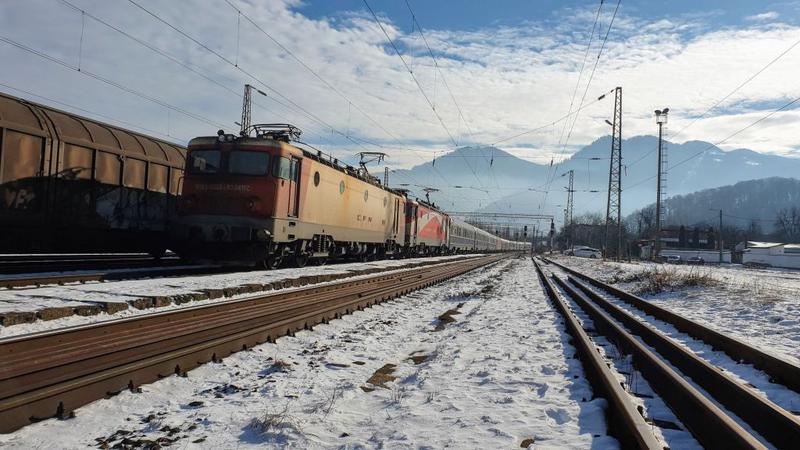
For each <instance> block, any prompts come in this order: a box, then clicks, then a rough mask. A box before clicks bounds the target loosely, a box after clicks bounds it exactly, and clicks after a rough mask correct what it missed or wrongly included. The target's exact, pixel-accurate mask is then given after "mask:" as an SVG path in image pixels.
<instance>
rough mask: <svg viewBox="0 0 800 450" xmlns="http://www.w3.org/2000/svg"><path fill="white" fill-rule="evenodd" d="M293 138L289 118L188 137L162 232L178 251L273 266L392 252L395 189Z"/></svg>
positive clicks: (396, 239) (401, 205)
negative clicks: (171, 215) (176, 200)
mask: <svg viewBox="0 0 800 450" xmlns="http://www.w3.org/2000/svg"><path fill="white" fill-rule="evenodd" d="M249 132H254V134H255V136H251V135H250V134H249ZM298 135H299V130H297V129H296V128H295V127H293V126H291V125H285V124H272V125H254V126H253V127H251V129H249V130H248V133H244V134H243V135H240V136H236V135H233V134H225V133H223V132H222V131H220V133H219V134H218V135H217V136H210V137H198V138H195V139H192V140H191V141H190V142H189V149H188V156H187V165H186V172H187V173H186V182H185V184H184V189H183V197H182V199H181V202H180V205H179V208H178V214H179V221H178V223H177V226H175V227H174V228H173V230H172V232H173V237H174V239H175V242H176V243H177V244H176V249H177V250H178V252H179V253H180V254H181V256H183V257H186V258H188V259H190V260H195V261H205V260H210V261H215V262H222V263H225V262H227V263H231V264H257V265H263V266H264V267H267V268H274V267H277V266H278V265H280V264H281V262H282V261H285V260H288V261H290V262H291V263H293V264H294V265H296V266H299V267H302V266H304V265H306V264H307V263H308V262H309V261H311V260H314V261H316V262H318V263H324V262H325V261H326V260H327V259H328V258H336V257H353V258H357V259H362V260H367V259H373V258H380V257H384V256H392V255H397V254H399V253H400V252H401V251H402V247H403V245H404V243H405V232H406V229H405V227H403V220H404V215H403V211H404V210H405V202H406V199H405V196H403V195H402V194H401V193H399V192H397V191H394V190H392V189H389V188H387V187H385V186H382V185H381V184H380V183H379V181H378V180H377V179H375V178H374V177H372V176H370V175H369V174H365V173H362V172H360V171H358V170H355V169H353V168H351V167H343V166H341V165H339V164H338V163H337V161H335V160H333V159H332V158H330V157H327V156H323V154H322V153H321V152H312V151H308V150H304V149H302V148H300V147H297V146H295V145H293V144H291V143H290V140H292V138H296V137H297V136H298Z"/></svg>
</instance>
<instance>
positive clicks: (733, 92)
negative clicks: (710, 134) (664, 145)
mask: <svg viewBox="0 0 800 450" xmlns="http://www.w3.org/2000/svg"><path fill="white" fill-rule="evenodd" d="M798 45H800V39H798V40H797V41H795V42H794V43H793V44H792V45H790V46H789V47H788V48H786V50H784V51H782V52H781V53H780V54H779V55H778V56H776V57H775V58H773V59H772V60H770V61H769V62H768V63H767V64H766V65H764V66H763V67H761V68H760V69H759V70H758V71H757V72H755V73H754V74H752V75H750V77H748V78H747V79H746V80H744V81H743V82H741V83H740V84H739V85H738V86H736V87H735V88H734V89H733V90H732V91H730V92H728V94H727V95H726V96H725V97H722V98H721V99H719V100H717V102H716V103H714V104H713V105H711V106H710V107H709V108H708V109H706V110H705V111H703V113H702V114H700V115H699V116H697V117H695V118H694V120H692V121H691V122H689V123H688V124H687V125H685V126H684V127H683V128H681V129H680V130H678V132H677V133H675V134H674V135H673V136H672V139H675V137H676V136H678V135H680V134H681V133H683V132H684V131H685V130H686V129H687V128H689V127H691V126H692V125H694V124H695V123H697V122H698V121H699V120H700V119H702V118H703V117H705V116H706V114H708V113H710V112H711V111H713V110H714V109H715V108H716V107H717V106H719V105H720V104H721V103H722V102H724V101H725V100H727V99H729V98H730V97H731V96H732V95H733V94H735V93H736V92H737V91H738V90H739V89H741V88H743V87H744V86H745V85H747V84H748V83H750V82H751V81H753V80H754V79H755V78H756V77H757V76H759V75H761V73H762V72H764V71H765V70H767V69H768V68H769V67H770V66H772V65H773V64H775V63H776V62H777V61H778V60H779V59H781V58H783V57H784V56H785V55H786V54H787V53H789V52H790V51H791V50H792V49H794V48H795V47H797V46H798ZM654 151H656V149H653V150H650V151H649V152H647V153H645V154H644V155H642V156H641V157H640V158H638V159H637V160H636V161H634V162H632V163H630V164H628V167H631V166H633V165H635V164H636V163H638V162H640V161H642V160H643V159H645V158H646V157H648V156H650V155H651V154H653V152H654Z"/></svg>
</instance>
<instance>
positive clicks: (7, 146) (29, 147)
mask: <svg viewBox="0 0 800 450" xmlns="http://www.w3.org/2000/svg"><path fill="white" fill-rule="evenodd" d="M2 144H3V147H2V150H1V151H2V153H0V157H2V158H3V163H2V167H3V173H2V174H0V175H2V179H0V182H2V183H8V182H10V181H14V180H19V179H23V178H30V177H35V176H37V175H39V174H40V172H41V170H42V148H43V147H42V138H40V137H38V136H31V135H29V134H24V133H17V132H16V131H11V130H6V136H5V142H3V143H2Z"/></svg>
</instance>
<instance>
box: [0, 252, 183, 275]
mask: <svg viewBox="0 0 800 450" xmlns="http://www.w3.org/2000/svg"><path fill="white" fill-rule="evenodd" d="M178 264H180V259H179V258H178V257H176V256H165V257H163V258H161V259H156V258H154V257H152V256H150V255H144V254H119V255H115V254H98V255H92V254H85V255H83V254H81V255H71V254H65V255H36V254H32V255H2V256H0V274H4V275H10V274H21V273H36V272H66V271H73V270H97V269H135V268H143V267H169V266H174V265H178Z"/></svg>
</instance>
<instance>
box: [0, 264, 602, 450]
mask: <svg viewBox="0 0 800 450" xmlns="http://www.w3.org/2000/svg"><path fill="white" fill-rule="evenodd" d="M442 317H444V318H445V319H444V320H441V319H440V318H442ZM447 317H450V318H451V319H453V320H449V319H447ZM574 353H575V350H574V348H572V347H571V345H569V344H568V336H567V335H566V334H565V333H564V331H563V328H562V324H561V320H560V318H559V316H558V313H557V312H556V311H555V310H554V309H553V308H552V307H551V305H550V304H549V302H548V301H547V299H546V298H545V296H544V293H543V292H542V289H541V288H540V286H539V284H538V280H537V279H536V274H535V272H534V268H533V265H532V263H531V262H530V260H529V259H515V260H510V261H509V260H506V261H502V262H500V263H497V264H494V265H492V266H490V267H487V268H483V269H480V270H477V271H474V272H472V273H470V274H466V275H464V276H461V277H457V278H455V279H453V280H450V281H448V282H446V283H443V284H440V285H437V286H434V287H431V288H428V289H425V290H421V291H417V292H415V293H413V294H411V295H408V296H405V297H401V298H398V299H395V300H393V301H390V302H386V303H383V304H381V305H378V306H375V307H372V308H368V309H366V310H364V311H361V312H356V313H355V314H352V315H349V316H345V317H344V318H343V319H341V320H336V321H332V322H331V323H330V324H327V325H319V326H317V327H316V328H315V329H314V330H312V331H303V332H300V333H297V334H296V336H294V337H286V338H281V339H279V340H278V341H277V343H275V344H265V345H261V346H258V347H255V348H254V349H253V350H252V351H247V352H240V353H237V354H235V355H232V356H231V357H229V358H227V359H225V360H224V361H223V362H222V363H216V364H207V365H205V366H202V367H200V368H198V369H196V370H194V371H192V372H190V373H189V376H188V378H180V377H169V378H166V379H164V380H161V381H159V382H157V383H154V384H151V385H146V386H143V388H142V390H143V392H142V393H138V394H134V393H130V392H123V393H122V394H120V395H118V396H116V397H114V398H111V399H108V400H102V401H98V402H95V403H93V404H91V405H88V406H86V407H83V408H80V409H79V410H78V411H77V417H76V418H74V419H70V420H66V421H58V420H47V421H44V422H40V423H36V424H33V425H31V426H29V427H26V428H23V429H22V430H20V431H18V432H16V433H13V434H9V435H4V436H0V446H2V447H4V448H26V449H27V448H52V447H58V448H86V447H87V446H90V447H97V446H103V445H105V446H107V447H113V446H114V445H117V444H120V443H124V444H136V443H139V444H145V443H147V442H148V441H149V442H154V443H155V442H160V443H161V444H167V443H170V442H173V444H172V446H173V447H175V448H182V449H184V448H185V449H192V448H251V447H252V448H255V447H259V448H260V447H293V448H376V447H377V448H444V447H452V448H519V447H520V445H521V444H523V443H525V444H526V445H527V444H530V448H570V449H574V448H593V449H605V448H617V447H618V444H617V441H616V440H614V439H613V438H610V437H608V436H606V426H605V422H604V414H603V409H604V407H605V401H604V400H602V399H595V400H591V398H592V393H591V390H590V387H589V385H588V382H587V381H586V380H585V379H584V378H583V374H582V369H581V366H580V362H579V361H578V360H576V359H572V355H573V354H574Z"/></svg>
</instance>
